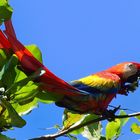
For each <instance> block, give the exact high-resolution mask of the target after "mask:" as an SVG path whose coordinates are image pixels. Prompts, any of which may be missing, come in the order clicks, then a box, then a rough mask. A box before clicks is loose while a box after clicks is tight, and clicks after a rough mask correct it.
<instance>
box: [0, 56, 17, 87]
mask: <svg viewBox="0 0 140 140" xmlns="http://www.w3.org/2000/svg"><path fill="white" fill-rule="evenodd" d="M17 63H18V59H17V57H16V56H15V55H12V56H11V58H10V59H9V60H8V61H7V62H6V64H5V65H4V66H3V68H2V70H1V72H0V80H1V82H2V83H3V86H4V87H6V88H8V87H10V86H11V85H12V84H13V83H14V81H15V77H16V70H15V67H16V65H17Z"/></svg>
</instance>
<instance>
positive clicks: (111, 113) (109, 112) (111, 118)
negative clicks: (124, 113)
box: [102, 105, 121, 122]
mask: <svg viewBox="0 0 140 140" xmlns="http://www.w3.org/2000/svg"><path fill="white" fill-rule="evenodd" d="M120 107H121V106H120V105H119V106H118V107H115V108H114V109H113V110H105V111H104V113H103V114H102V116H104V117H106V118H107V120H108V121H109V122H111V121H114V120H115V117H116V116H115V113H116V112H117V111H118V110H119V109H120Z"/></svg>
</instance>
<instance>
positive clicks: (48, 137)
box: [30, 112, 140, 140]
mask: <svg viewBox="0 0 140 140" xmlns="http://www.w3.org/2000/svg"><path fill="white" fill-rule="evenodd" d="M136 116H140V112H136V113H132V114H127V115H115V116H114V117H113V118H112V119H116V118H120V119H122V118H131V117H136ZM106 119H110V117H109V116H108V117H107V116H102V117H99V118H97V119H93V120H90V121H88V122H85V123H83V124H79V125H77V126H71V127H69V128H67V129H62V130H60V131H58V132H57V133H55V134H51V135H44V136H41V137H38V138H32V139H30V140H55V138H57V137H60V136H63V135H65V134H68V133H70V132H72V131H74V130H77V129H80V128H82V127H84V126H87V125H89V124H92V123H96V122H99V121H103V120H106Z"/></svg>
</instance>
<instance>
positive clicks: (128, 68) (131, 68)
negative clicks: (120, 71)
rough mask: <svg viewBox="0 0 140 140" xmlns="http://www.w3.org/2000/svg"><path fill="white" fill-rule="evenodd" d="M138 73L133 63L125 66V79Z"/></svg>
mask: <svg viewBox="0 0 140 140" xmlns="http://www.w3.org/2000/svg"><path fill="white" fill-rule="evenodd" d="M136 73H137V67H136V66H135V65H134V64H133V63H128V64H126V65H125V66H124V75H123V77H124V79H127V78H128V77H130V76H132V75H134V74H136Z"/></svg>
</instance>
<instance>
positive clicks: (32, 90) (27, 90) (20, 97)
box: [13, 81, 39, 104]
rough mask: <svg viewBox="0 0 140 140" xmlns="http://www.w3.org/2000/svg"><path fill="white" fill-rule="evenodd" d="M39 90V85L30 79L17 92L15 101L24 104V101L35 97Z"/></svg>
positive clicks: (14, 96) (14, 97)
mask: <svg viewBox="0 0 140 140" xmlns="http://www.w3.org/2000/svg"><path fill="white" fill-rule="evenodd" d="M38 92H39V91H38V86H37V85H35V84H34V83H33V82H31V81H30V82H28V83H27V84H26V85H25V86H22V87H20V89H19V90H17V92H15V94H14V95H13V101H14V102H18V103H21V104H24V102H26V101H28V100H30V99H32V98H34V97H35V96H36V94H37V93H38Z"/></svg>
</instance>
